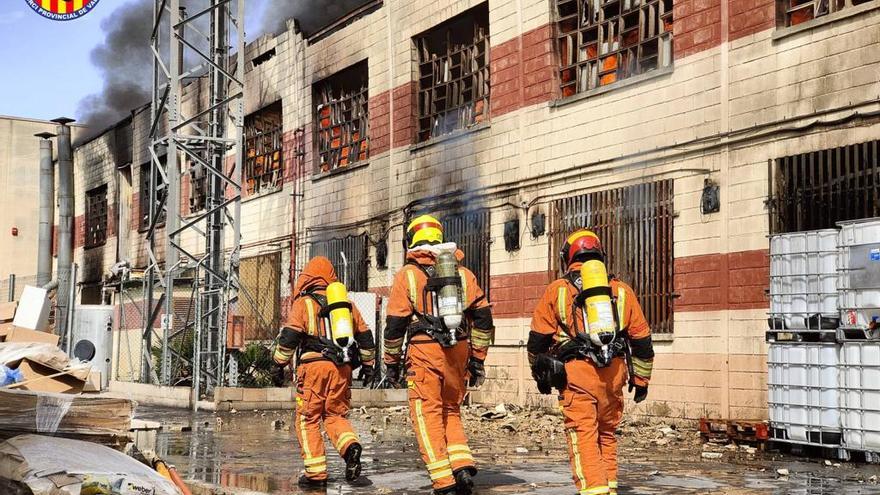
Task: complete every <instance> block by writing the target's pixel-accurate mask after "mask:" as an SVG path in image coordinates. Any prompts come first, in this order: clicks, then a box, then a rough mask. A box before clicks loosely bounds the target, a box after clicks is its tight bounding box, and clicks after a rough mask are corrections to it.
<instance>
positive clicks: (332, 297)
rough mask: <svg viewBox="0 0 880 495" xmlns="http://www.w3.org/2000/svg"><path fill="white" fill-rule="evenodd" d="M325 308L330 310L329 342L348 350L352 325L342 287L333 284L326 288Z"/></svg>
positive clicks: (352, 333) (352, 341)
mask: <svg viewBox="0 0 880 495" xmlns="http://www.w3.org/2000/svg"><path fill="white" fill-rule="evenodd" d="M327 307H328V308H329V309H330V337H331V339H330V340H332V341H333V343H334V344H336V346H337V347H339V348H340V349H348V348H349V347H350V346H351V345H352V343H354V323H353V322H352V317H351V303H350V302H349V301H348V291H347V290H346V289H345V286H344V285H342V284H341V283H339V282H333V283H332V284H330V285H328V286H327ZM346 354H347V353H346Z"/></svg>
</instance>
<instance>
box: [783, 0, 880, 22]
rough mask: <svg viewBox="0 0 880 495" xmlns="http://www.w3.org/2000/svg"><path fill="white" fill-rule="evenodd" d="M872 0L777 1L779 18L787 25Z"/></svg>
mask: <svg viewBox="0 0 880 495" xmlns="http://www.w3.org/2000/svg"><path fill="white" fill-rule="evenodd" d="M871 1H873V0H782V1H780V2H778V3H777V5H778V6H779V7H778V8H779V12H778V13H777V19H782V21H783V22H784V25H785V26H797V25H798V24H801V23H804V22H807V21H811V20H813V19H817V18H820V17H823V16H826V15H828V14H833V13H835V12H839V11H841V10H844V9H847V8H850V7H854V6H856V5H860V4H863V3H869V2H871Z"/></svg>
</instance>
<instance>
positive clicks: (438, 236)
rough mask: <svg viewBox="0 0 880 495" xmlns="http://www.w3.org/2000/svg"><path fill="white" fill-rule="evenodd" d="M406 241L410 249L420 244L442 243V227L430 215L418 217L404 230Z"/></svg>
mask: <svg viewBox="0 0 880 495" xmlns="http://www.w3.org/2000/svg"><path fill="white" fill-rule="evenodd" d="M406 241H407V246H409V247H410V248H414V247H416V246H418V245H420V244H440V243H442V242H443V225H442V224H441V223H440V220H437V219H436V218H434V217H432V216H431V215H421V216H418V217H416V218H414V219H413V220H412V221H411V222H410V223H409V226H408V227H407V228H406Z"/></svg>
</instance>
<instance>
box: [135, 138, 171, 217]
mask: <svg viewBox="0 0 880 495" xmlns="http://www.w3.org/2000/svg"><path fill="white" fill-rule="evenodd" d="M161 160H162V162H163V163H164V161H165V157H164V156H162V157H161ZM151 167H152V162H147V163H144V164H142V165H141V172H140V174H141V176H140V179H141V180H140V192H139V196H138V199H139V204H140V215H141V221H140V228H141V230H146V229H147V228H148V227H149V226H150V190H155V192H154V193H153V197H154V199H155V202H154V203H155V207H156V208H157V209H159V208H163V201H162V195H163V194H165V179H163V178H162V174H160V173H159V171H158V170H156V172H155V174H156V187H155V188H154V187H153V182H152V181H151V180H150V168H151ZM165 214H166V212H165V210H164V208H163V209H162V211H161V212H160V213H159V218H158V220H157V221H156V225H157V226H159V225H164V224H165Z"/></svg>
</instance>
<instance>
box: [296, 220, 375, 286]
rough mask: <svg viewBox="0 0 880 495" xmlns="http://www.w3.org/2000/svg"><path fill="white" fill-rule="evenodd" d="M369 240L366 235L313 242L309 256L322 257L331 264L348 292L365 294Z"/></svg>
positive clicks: (367, 281) (368, 266)
mask: <svg viewBox="0 0 880 495" xmlns="http://www.w3.org/2000/svg"><path fill="white" fill-rule="evenodd" d="M368 243H369V238H368V237H367V234H361V235H350V236H347V237H343V238H337V239H328V240H325V241H318V242H314V243H312V245H311V250H310V253H309V256H310V257H312V258H314V257H315V256H324V257H326V258H328V259H329V260H330V262H331V263H333V268H334V269H335V270H336V276H337V277H338V278H339V280H340V281H341V282H342V283H344V284H345V286H346V288H347V289H348V290H349V292H366V291H367V288H368V283H369V280H368V271H369V268H370V259H369V257H368Z"/></svg>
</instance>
